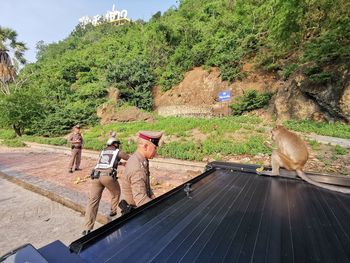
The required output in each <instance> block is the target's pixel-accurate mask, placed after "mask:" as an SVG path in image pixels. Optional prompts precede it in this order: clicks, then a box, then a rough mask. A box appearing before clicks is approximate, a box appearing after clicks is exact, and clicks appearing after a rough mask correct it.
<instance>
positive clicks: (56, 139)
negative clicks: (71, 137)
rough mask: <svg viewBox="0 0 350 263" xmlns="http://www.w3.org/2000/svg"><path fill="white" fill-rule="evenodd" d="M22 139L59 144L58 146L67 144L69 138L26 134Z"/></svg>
mask: <svg viewBox="0 0 350 263" xmlns="http://www.w3.org/2000/svg"><path fill="white" fill-rule="evenodd" d="M21 140H22V141H28V142H36V143H42V144H51V145H58V146H64V145H67V139H65V138H64V137H40V136H27V135H24V136H22V137H21Z"/></svg>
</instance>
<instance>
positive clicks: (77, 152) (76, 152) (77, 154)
mask: <svg viewBox="0 0 350 263" xmlns="http://www.w3.org/2000/svg"><path fill="white" fill-rule="evenodd" d="M80 162H81V149H77V148H74V149H72V155H71V158H70V161H69V169H73V166H74V163H75V168H79V167H80Z"/></svg>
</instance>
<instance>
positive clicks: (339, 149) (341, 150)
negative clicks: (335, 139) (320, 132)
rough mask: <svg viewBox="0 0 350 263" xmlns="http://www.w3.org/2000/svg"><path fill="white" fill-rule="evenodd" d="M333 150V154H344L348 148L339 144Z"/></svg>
mask: <svg viewBox="0 0 350 263" xmlns="http://www.w3.org/2000/svg"><path fill="white" fill-rule="evenodd" d="M334 152H335V154H337V155H345V154H347V153H348V149H346V148H343V147H341V146H339V145H336V146H335V147H334Z"/></svg>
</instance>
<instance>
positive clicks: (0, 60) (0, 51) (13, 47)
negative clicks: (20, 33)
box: [0, 26, 27, 95]
mask: <svg viewBox="0 0 350 263" xmlns="http://www.w3.org/2000/svg"><path fill="white" fill-rule="evenodd" d="M26 50H27V48H26V46H25V44H24V43H23V42H19V41H17V33H16V31H14V30H12V29H10V28H6V27H1V26H0V88H1V91H2V92H3V93H4V94H5V95H8V94H10V89H9V84H10V83H11V82H13V81H14V80H15V77H16V66H18V65H19V64H22V65H24V64H25V63H26V59H25V58H24V51H26ZM9 52H13V54H14V55H13V58H12V59H11V57H10V55H9Z"/></svg>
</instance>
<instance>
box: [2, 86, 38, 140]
mask: <svg viewBox="0 0 350 263" xmlns="http://www.w3.org/2000/svg"><path fill="white" fill-rule="evenodd" d="M0 112H1V115H0V124H1V125H2V126H3V127H4V126H5V127H6V126H7V127H12V128H13V129H14V131H15V133H16V135H17V136H22V134H23V131H24V129H25V128H27V127H28V126H30V124H31V123H32V122H33V121H34V120H35V119H36V118H37V117H39V116H40V115H41V104H40V97H39V96H38V94H37V92H35V91H33V90H29V89H28V90H25V89H20V90H18V89H17V90H13V92H11V93H10V94H8V95H2V96H1V97H0Z"/></svg>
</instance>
